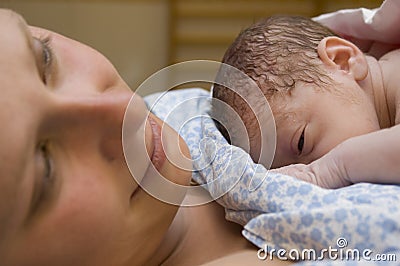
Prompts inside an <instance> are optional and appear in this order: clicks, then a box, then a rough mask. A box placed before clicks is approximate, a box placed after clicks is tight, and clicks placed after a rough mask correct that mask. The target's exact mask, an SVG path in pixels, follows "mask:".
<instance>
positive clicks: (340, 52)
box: [317, 36, 368, 81]
mask: <svg viewBox="0 0 400 266" xmlns="http://www.w3.org/2000/svg"><path fill="white" fill-rule="evenodd" d="M317 49H318V55H319V57H320V59H321V60H322V62H323V63H324V64H325V65H327V66H330V67H335V68H337V69H339V70H342V71H345V72H347V73H349V74H351V75H353V77H354V79H355V80H358V81H359V80H363V79H364V78H365V77H366V76H367V74H368V65H367V61H366V59H365V56H364V54H363V52H361V50H360V49H359V48H358V47H357V46H355V45H354V44H353V43H351V42H349V41H347V40H345V39H342V38H339V37H335V36H330V37H325V38H324V39H322V40H321V42H320V43H319V45H318V48H317Z"/></svg>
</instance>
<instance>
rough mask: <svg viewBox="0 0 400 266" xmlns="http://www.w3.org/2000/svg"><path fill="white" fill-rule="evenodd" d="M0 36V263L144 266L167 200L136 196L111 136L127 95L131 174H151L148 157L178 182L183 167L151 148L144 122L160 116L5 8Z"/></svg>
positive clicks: (66, 45)
mask: <svg viewBox="0 0 400 266" xmlns="http://www.w3.org/2000/svg"><path fill="white" fill-rule="evenodd" d="M0 34H1V36H2V37H1V40H0V91H1V97H0V123H1V125H2V130H1V132H0V146H1V149H0V158H1V159H0V162H1V163H0V164H1V167H0V258H1V259H0V260H2V261H1V262H0V264H2V265H141V264H144V263H145V262H146V260H147V259H149V258H150V256H152V254H154V253H155V250H156V249H157V247H158V245H159V243H160V241H161V240H162V238H163V236H164V235H165V232H166V231H167V229H168V227H169V225H170V223H171V221H172V219H173V218H174V216H175V213H176V211H177V207H176V206H173V205H168V204H165V203H162V202H161V201H159V200H157V199H155V198H153V197H152V196H150V195H148V194H147V193H145V191H143V190H142V189H141V188H140V187H138V184H137V183H136V182H135V181H134V179H133V178H132V175H131V174H130V171H129V170H128V167H127V166H126V163H125V159H124V153H123V149H122V141H121V135H122V122H123V116H124V113H125V108H126V106H127V104H128V102H129V100H130V99H131V97H132V96H133V99H132V100H133V101H134V107H131V108H130V109H129V112H130V117H131V121H128V122H129V127H130V128H129V132H130V136H127V138H128V143H129V144H130V148H132V149H137V154H138V155H137V161H135V162H130V167H131V169H134V171H133V172H134V174H135V179H136V180H144V179H146V178H151V175H152V173H154V170H151V169H150V168H152V165H153V164H154V165H157V169H158V170H159V172H160V174H161V175H162V176H164V177H165V178H167V179H169V180H171V181H173V182H175V183H179V184H187V182H188V181H189V178H190V173H189V172H186V171H182V170H180V169H177V168H176V167H174V166H173V165H172V164H171V163H170V161H169V160H165V158H162V156H160V155H157V156H155V155H153V151H154V147H155V145H156V144H155V143H154V142H156V140H157V139H160V138H159V136H157V134H159V133H157V132H158V131H157V130H152V129H153V128H156V127H157V126H154V125H155V124H156V125H161V124H162V122H161V121H160V120H159V119H158V118H156V117H154V116H152V117H151V118H148V112H147V110H146V107H145V105H144V103H143V100H142V99H141V98H140V97H139V96H137V95H133V93H132V92H131V90H130V89H129V88H128V87H127V85H126V84H125V83H124V82H123V81H122V79H121V78H120V76H119V75H118V74H117V72H116V70H115V69H114V68H113V66H112V65H111V63H110V62H109V61H108V60H107V59H106V58H105V57H104V56H102V55H101V54H99V53H98V52H96V51H94V50H93V49H91V48H89V47H87V46H85V45H82V44H80V43H78V42H75V41H73V40H70V39H68V38H65V37H63V36H60V35H58V34H55V33H53V32H49V31H46V30H43V29H39V28H29V27H27V25H26V23H25V22H24V21H23V19H22V18H21V17H20V16H19V15H17V14H15V13H13V12H11V11H7V10H0ZM49 46H50V47H51V48H49ZM126 122H127V121H125V123H126ZM154 123H155V124H154ZM163 134H166V135H167V138H176V137H177V135H176V133H175V132H174V131H172V130H171V129H168V128H167V129H166V130H165V131H163ZM125 137H126V136H124V138H125ZM129 138H131V139H129ZM163 138H164V136H163ZM172 143H176V142H172ZM169 146H171V145H169ZM177 150H178V149H177ZM184 153H187V150H185V151H184ZM186 155H187V154H186ZM181 157H182V155H181V154H175V158H173V159H174V160H180V159H181ZM149 158H151V159H149ZM134 191H135V193H134Z"/></svg>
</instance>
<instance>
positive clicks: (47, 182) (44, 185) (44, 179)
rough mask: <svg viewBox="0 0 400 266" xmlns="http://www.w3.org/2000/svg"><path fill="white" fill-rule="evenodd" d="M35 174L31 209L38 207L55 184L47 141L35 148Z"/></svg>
mask: <svg viewBox="0 0 400 266" xmlns="http://www.w3.org/2000/svg"><path fill="white" fill-rule="evenodd" d="M36 169H37V170H36V174H35V185H34V192H33V196H32V209H33V210H35V209H37V208H38V205H40V203H41V202H42V201H44V200H45V199H46V196H48V194H50V190H51V187H52V186H53V184H54V182H55V173H54V165H53V160H52V157H51V154H50V151H49V143H48V141H43V142H41V143H39V145H38V147H37V165H36Z"/></svg>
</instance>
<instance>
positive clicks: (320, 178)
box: [271, 150, 351, 188]
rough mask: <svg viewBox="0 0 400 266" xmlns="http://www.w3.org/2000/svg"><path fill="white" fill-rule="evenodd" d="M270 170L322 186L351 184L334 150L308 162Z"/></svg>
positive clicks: (330, 186) (332, 186)
mask: <svg viewBox="0 0 400 266" xmlns="http://www.w3.org/2000/svg"><path fill="white" fill-rule="evenodd" d="M271 171H272V172H277V173H281V174H285V175H290V176H293V177H296V178H298V179H301V180H303V181H306V182H309V183H312V184H315V185H317V186H320V187H323V188H339V187H344V186H348V185H350V184H351V182H349V181H348V180H347V174H346V171H345V168H344V167H343V166H342V164H341V163H340V159H339V158H338V157H337V155H336V152H335V150H332V151H331V152H329V153H327V154H326V155H324V156H323V157H321V158H320V159H318V160H316V161H314V162H312V163H310V164H292V165H288V166H284V167H281V168H277V169H273V170H271Z"/></svg>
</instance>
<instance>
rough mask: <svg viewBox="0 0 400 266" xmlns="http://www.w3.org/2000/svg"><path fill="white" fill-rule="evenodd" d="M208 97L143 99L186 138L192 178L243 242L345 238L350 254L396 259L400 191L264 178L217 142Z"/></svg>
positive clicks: (301, 245)
mask: <svg viewBox="0 0 400 266" xmlns="http://www.w3.org/2000/svg"><path fill="white" fill-rule="evenodd" d="M209 97H210V94H209V92H207V91H205V90H201V89H188V90H180V91H170V92H168V93H165V94H155V95H151V96H147V97H146V98H145V100H146V102H147V104H148V106H149V108H150V109H151V111H152V112H153V113H155V114H156V115H157V116H159V117H160V118H161V119H163V120H164V121H166V122H167V123H168V124H170V125H171V126H172V127H174V128H175V129H176V130H177V131H178V132H179V134H180V135H181V136H182V137H183V138H184V139H185V141H186V142H187V144H188V146H189V148H190V152H191V155H192V158H193V167H194V169H195V171H194V172H193V179H194V180H196V181H197V182H198V183H199V184H205V187H206V189H207V190H208V191H209V193H210V194H211V195H212V196H213V197H214V198H218V199H217V201H218V202H219V203H220V204H221V205H222V206H224V207H225V210H226V218H227V219H228V220H230V221H233V222H236V223H238V224H241V225H243V227H244V229H243V236H244V237H246V238H247V239H248V240H249V241H250V242H252V243H254V244H255V245H256V246H258V247H260V248H263V247H265V245H268V247H270V248H273V249H275V250H277V249H285V250H290V249H297V250H299V251H301V250H304V249H310V248H312V249H315V250H316V251H321V250H322V249H325V248H327V247H329V246H332V247H335V246H336V244H337V243H336V241H337V240H338V239H340V238H344V239H345V240H346V241H347V243H346V248H348V249H359V250H365V249H370V250H372V251H373V253H380V254H385V253H397V254H398V255H397V260H399V261H400V253H399V251H400V186H396V185H377V184H368V183H360V184H355V185H352V186H348V187H344V188H341V189H336V190H329V189H323V188H320V187H318V186H315V185H312V184H309V183H306V182H303V181H300V180H297V179H295V178H293V177H290V176H286V175H281V174H277V173H269V172H268V170H267V169H265V168H264V167H263V166H262V165H258V164H255V163H253V162H252V160H251V158H250V156H249V155H248V154H247V153H246V152H245V151H243V150H242V149H240V148H238V147H234V146H231V145H229V144H228V143H227V142H226V140H225V139H224V138H223V137H222V135H221V134H220V133H219V131H218V130H217V129H216V127H215V126H214V123H213V122H212V120H211V119H210V117H209V116H208V111H209V108H210V104H209V102H210V98H209ZM303 263H304V265H313V264H312V262H303ZM320 263H331V264H332V263H338V264H340V263H341V262H319V263H317V262H315V264H316V265H319V264H320ZM353 263H354V262H353ZM335 265H336V264H335ZM346 265H347V264H346ZM350 265H353V264H351V263H350Z"/></svg>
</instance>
